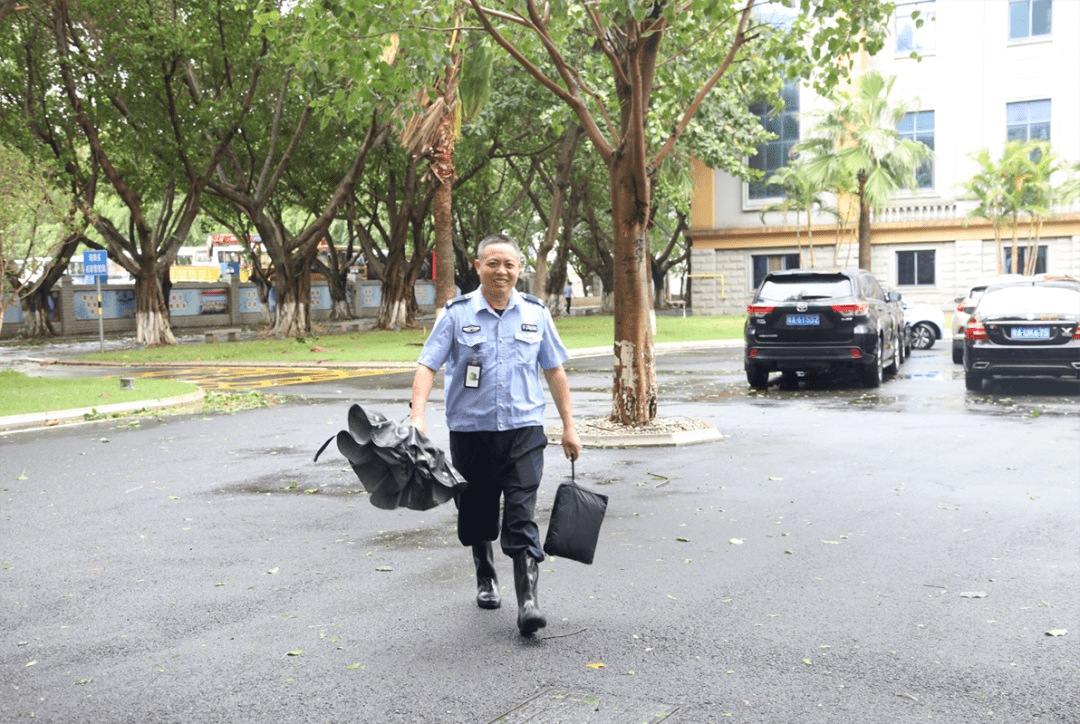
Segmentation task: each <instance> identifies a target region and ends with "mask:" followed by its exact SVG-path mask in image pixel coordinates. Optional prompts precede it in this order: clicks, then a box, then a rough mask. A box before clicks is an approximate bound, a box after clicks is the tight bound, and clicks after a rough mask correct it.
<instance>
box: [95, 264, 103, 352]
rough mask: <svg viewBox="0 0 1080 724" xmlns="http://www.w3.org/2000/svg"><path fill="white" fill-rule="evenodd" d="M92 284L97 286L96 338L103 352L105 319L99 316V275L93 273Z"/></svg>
mask: <svg viewBox="0 0 1080 724" xmlns="http://www.w3.org/2000/svg"><path fill="white" fill-rule="evenodd" d="M94 285H95V286H96V287H97V327H98V338H99V339H100V340H101V353H102V354H105V320H104V319H103V318H102V316H101V275H100V274H95V275H94Z"/></svg>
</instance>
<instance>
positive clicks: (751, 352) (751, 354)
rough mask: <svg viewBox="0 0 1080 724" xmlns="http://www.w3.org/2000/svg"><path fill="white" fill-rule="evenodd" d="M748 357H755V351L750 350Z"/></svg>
mask: <svg viewBox="0 0 1080 724" xmlns="http://www.w3.org/2000/svg"><path fill="white" fill-rule="evenodd" d="M750 356H751V357H757V350H756V349H752V350H750Z"/></svg>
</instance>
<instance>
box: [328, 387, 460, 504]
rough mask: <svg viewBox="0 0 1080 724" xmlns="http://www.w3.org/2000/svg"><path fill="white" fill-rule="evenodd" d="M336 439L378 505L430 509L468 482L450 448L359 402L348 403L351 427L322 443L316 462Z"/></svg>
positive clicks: (410, 426) (450, 496) (444, 500)
mask: <svg viewBox="0 0 1080 724" xmlns="http://www.w3.org/2000/svg"><path fill="white" fill-rule="evenodd" d="M334 439H336V440H337V445H338V450H340V451H341V454H342V455H344V456H345V457H346V459H348V461H349V464H350V465H352V469H353V472H355V473H356V477H358V478H360V482H361V483H363V484H364V489H365V490H367V492H368V494H370V496H371V503H372V505H374V506H375V507H377V508H384V509H387V510H392V509H394V508H409V509H411V510H428V509H429V508H434V507H435V506H436V505H439V504H440V503H445V502H446V501H448V500H450V499H451V498H454V497H456V496H457V494H458V493H459V492H460V491H461V489H462V488H464V487H465V485H466V483H465V479H464V478H463V477H462V476H461V473H459V472H458V471H457V470H455V469H454V466H453V465H451V464H450V460H449V459H448V458H447V456H446V453H444V452H443V451H442V450H440V449H439V448H438V447H436V446H435V444H434V443H432V442H431V440H429V439H428V438H427V436H426V435H424V433H422V432H420V431H419V430H418V429H416V428H415V427H413V426H412V425H409V424H408V423H397V422H394V421H393V420H389V419H387V418H386V417H385V416H384V415H380V414H379V413H378V412H374V411H372V410H365V409H364V408H362V407H360V405H353V406H352V407H351V408H349V429H348V430H342V431H341V432H339V433H338V434H337V435H336V437H332V438H330V439H329V440H327V441H326V442H325V443H323V445H322V447H320V448H319V451H318V452H317V453H315V460H316V461H317V460H318V459H319V456H320V455H322V452H323V450H325V449H326V446H327V445H329V444H330V443H331V441H333V440H334Z"/></svg>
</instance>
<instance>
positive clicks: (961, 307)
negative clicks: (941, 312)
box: [956, 304, 964, 312]
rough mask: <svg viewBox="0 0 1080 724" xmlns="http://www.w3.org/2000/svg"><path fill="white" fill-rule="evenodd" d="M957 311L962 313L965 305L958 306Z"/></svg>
mask: <svg viewBox="0 0 1080 724" xmlns="http://www.w3.org/2000/svg"><path fill="white" fill-rule="evenodd" d="M956 311H958V312H962V311H964V305H963V304H958V305H957V306H956Z"/></svg>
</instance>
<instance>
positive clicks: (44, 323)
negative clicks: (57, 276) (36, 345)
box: [22, 287, 56, 339]
mask: <svg viewBox="0 0 1080 724" xmlns="http://www.w3.org/2000/svg"><path fill="white" fill-rule="evenodd" d="M22 313H23V329H22V336H23V337H26V338H28V339H37V338H43V337H55V336H56V330H55V329H53V326H52V322H50V321H49V290H48V289H43V288H42V287H38V288H37V289H35V290H34V291H33V292H31V293H30V294H29V295H27V296H26V297H25V298H24V299H23V301H22Z"/></svg>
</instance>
